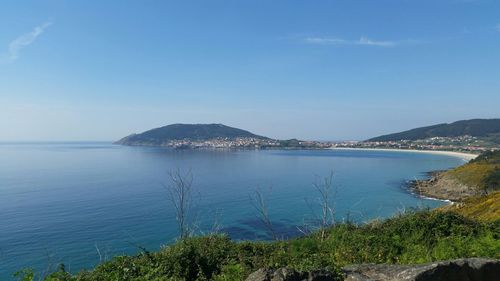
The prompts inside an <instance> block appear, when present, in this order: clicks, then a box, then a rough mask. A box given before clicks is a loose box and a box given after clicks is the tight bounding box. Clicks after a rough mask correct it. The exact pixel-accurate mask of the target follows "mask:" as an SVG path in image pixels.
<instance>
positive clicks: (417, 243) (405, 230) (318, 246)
mask: <svg viewBox="0 0 500 281" xmlns="http://www.w3.org/2000/svg"><path fill="white" fill-rule="evenodd" d="M461 257H492V258H500V221H499V220H496V221H494V222H479V221H475V220H471V219H469V218H466V217H463V216H461V215H459V214H457V213H454V212H442V211H441V212H435V211H429V210H425V211H411V212H409V213H406V214H402V215H398V216H396V217H394V218H391V219H388V220H385V221H374V222H371V223H368V224H364V225H356V224H353V223H343V224H337V225H335V226H333V227H331V228H330V229H328V231H327V235H326V237H325V238H324V239H322V237H321V235H320V233H314V234H311V235H309V236H306V237H302V238H297V239H291V240H287V241H276V242H234V241H231V240H230V239H229V238H227V237H226V236H223V235H213V236H206V237H196V238H186V239H182V240H180V241H178V242H177V243H175V244H174V245H171V246H168V247H165V248H163V249H162V250H160V251H158V252H155V253H141V254H139V255H137V256H132V257H131V256H121V257H115V258H114V259H112V260H111V261H108V262H105V263H102V264H100V265H98V266H97V267H96V268H95V269H94V270H92V271H83V272H80V273H79V274H76V275H73V276H72V275H70V274H68V273H66V272H65V271H64V267H62V268H61V270H59V271H58V272H55V273H53V274H52V275H50V276H49V277H47V278H45V280H46V281H48V280H50V281H55V280H59V281H63V280H64V281H68V280H81V281H85V280H218V281H223V280H244V278H245V277H246V276H248V274H249V273H251V272H252V271H254V270H256V269H258V268H261V267H272V268H277V267H290V268H295V269H297V270H299V271H308V270H312V269H320V268H323V269H329V270H331V271H333V272H339V268H340V266H344V265H347V264H354V263H366V262H368V263H393V264H413V263H425V262H429V261H435V260H446V259H454V258H461ZM338 276H339V280H341V275H340V273H339V274H338ZM18 278H19V280H24V281H28V280H33V278H34V275H33V273H32V271H29V270H25V271H23V272H21V273H20V274H19V275H18ZM23 278H24V279H23Z"/></svg>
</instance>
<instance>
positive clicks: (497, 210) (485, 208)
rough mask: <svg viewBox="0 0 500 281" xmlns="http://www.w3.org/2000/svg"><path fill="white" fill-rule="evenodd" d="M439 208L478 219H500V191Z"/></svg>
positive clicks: (491, 220)
mask: <svg viewBox="0 0 500 281" xmlns="http://www.w3.org/2000/svg"><path fill="white" fill-rule="evenodd" d="M441 210H444V211H452V212H456V213H458V214H461V215H463V216H465V217H468V218H471V219H475V220H479V221H484V222H493V221H496V220H499V219H500V191H495V192H492V193H490V194H488V195H486V196H481V197H474V198H469V199H467V200H466V201H465V202H463V203H461V204H454V205H449V206H445V207H443V208H441Z"/></svg>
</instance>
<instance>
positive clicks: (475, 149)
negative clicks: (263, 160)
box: [161, 136, 495, 153]
mask: <svg viewBox="0 0 500 281" xmlns="http://www.w3.org/2000/svg"><path fill="white" fill-rule="evenodd" d="M161 146H164V147H173V148H177V149H193V148H195V149H196V148H216V149H234V148H253V149H272V148H306V149H328V148H370V149H408V150H439V151H462V152H470V153H480V152H483V151H487V150H492V149H495V147H492V146H490V145H488V144H487V143H484V142H483V141H482V140H481V139H480V138H477V137H473V136H459V137H432V138H427V139H421V140H399V141H302V140H296V139H292V140H277V139H262V138H253V137H238V138H227V137H226V138H213V139H208V140H192V139H182V140H170V141H168V142H165V143H163V144H162V145H161Z"/></svg>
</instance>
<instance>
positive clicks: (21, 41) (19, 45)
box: [6, 22, 52, 61]
mask: <svg viewBox="0 0 500 281" xmlns="http://www.w3.org/2000/svg"><path fill="white" fill-rule="evenodd" d="M51 25H52V22H45V23H43V24H41V25H39V26H36V27H35V28H33V30H32V31H31V32H28V33H26V34H23V35H21V36H19V37H17V38H16V39H14V40H12V41H11V42H10V43H9V46H8V49H7V55H6V60H8V61H15V60H16V59H18V58H19V54H20V53H21V51H22V49H24V48H25V47H27V46H29V45H31V44H32V43H33V42H35V40H36V38H38V36H40V35H41V34H42V33H43V32H44V31H45V29H47V28H48V27H49V26H51Z"/></svg>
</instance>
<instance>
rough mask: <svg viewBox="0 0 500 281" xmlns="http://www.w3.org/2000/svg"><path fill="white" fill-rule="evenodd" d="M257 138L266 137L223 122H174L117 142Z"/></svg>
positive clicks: (141, 142)
mask: <svg viewBox="0 0 500 281" xmlns="http://www.w3.org/2000/svg"><path fill="white" fill-rule="evenodd" d="M238 137H239V138H256V139H267V138H266V137H262V136H258V135H255V134H252V133H250V132H248V131H245V130H241V129H237V128H232V127H229V126H225V125H222V124H172V125H168V126H164V127H161V128H156V129H152V130H149V131H146V132H143V133H141V134H133V135H130V136H128V137H125V138H123V139H121V140H119V141H117V142H116V143H117V144H125V145H144V144H146V145H159V144H162V143H165V142H167V141H171V140H184V139H189V140H209V139H215V138H230V139H234V138H238Z"/></svg>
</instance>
